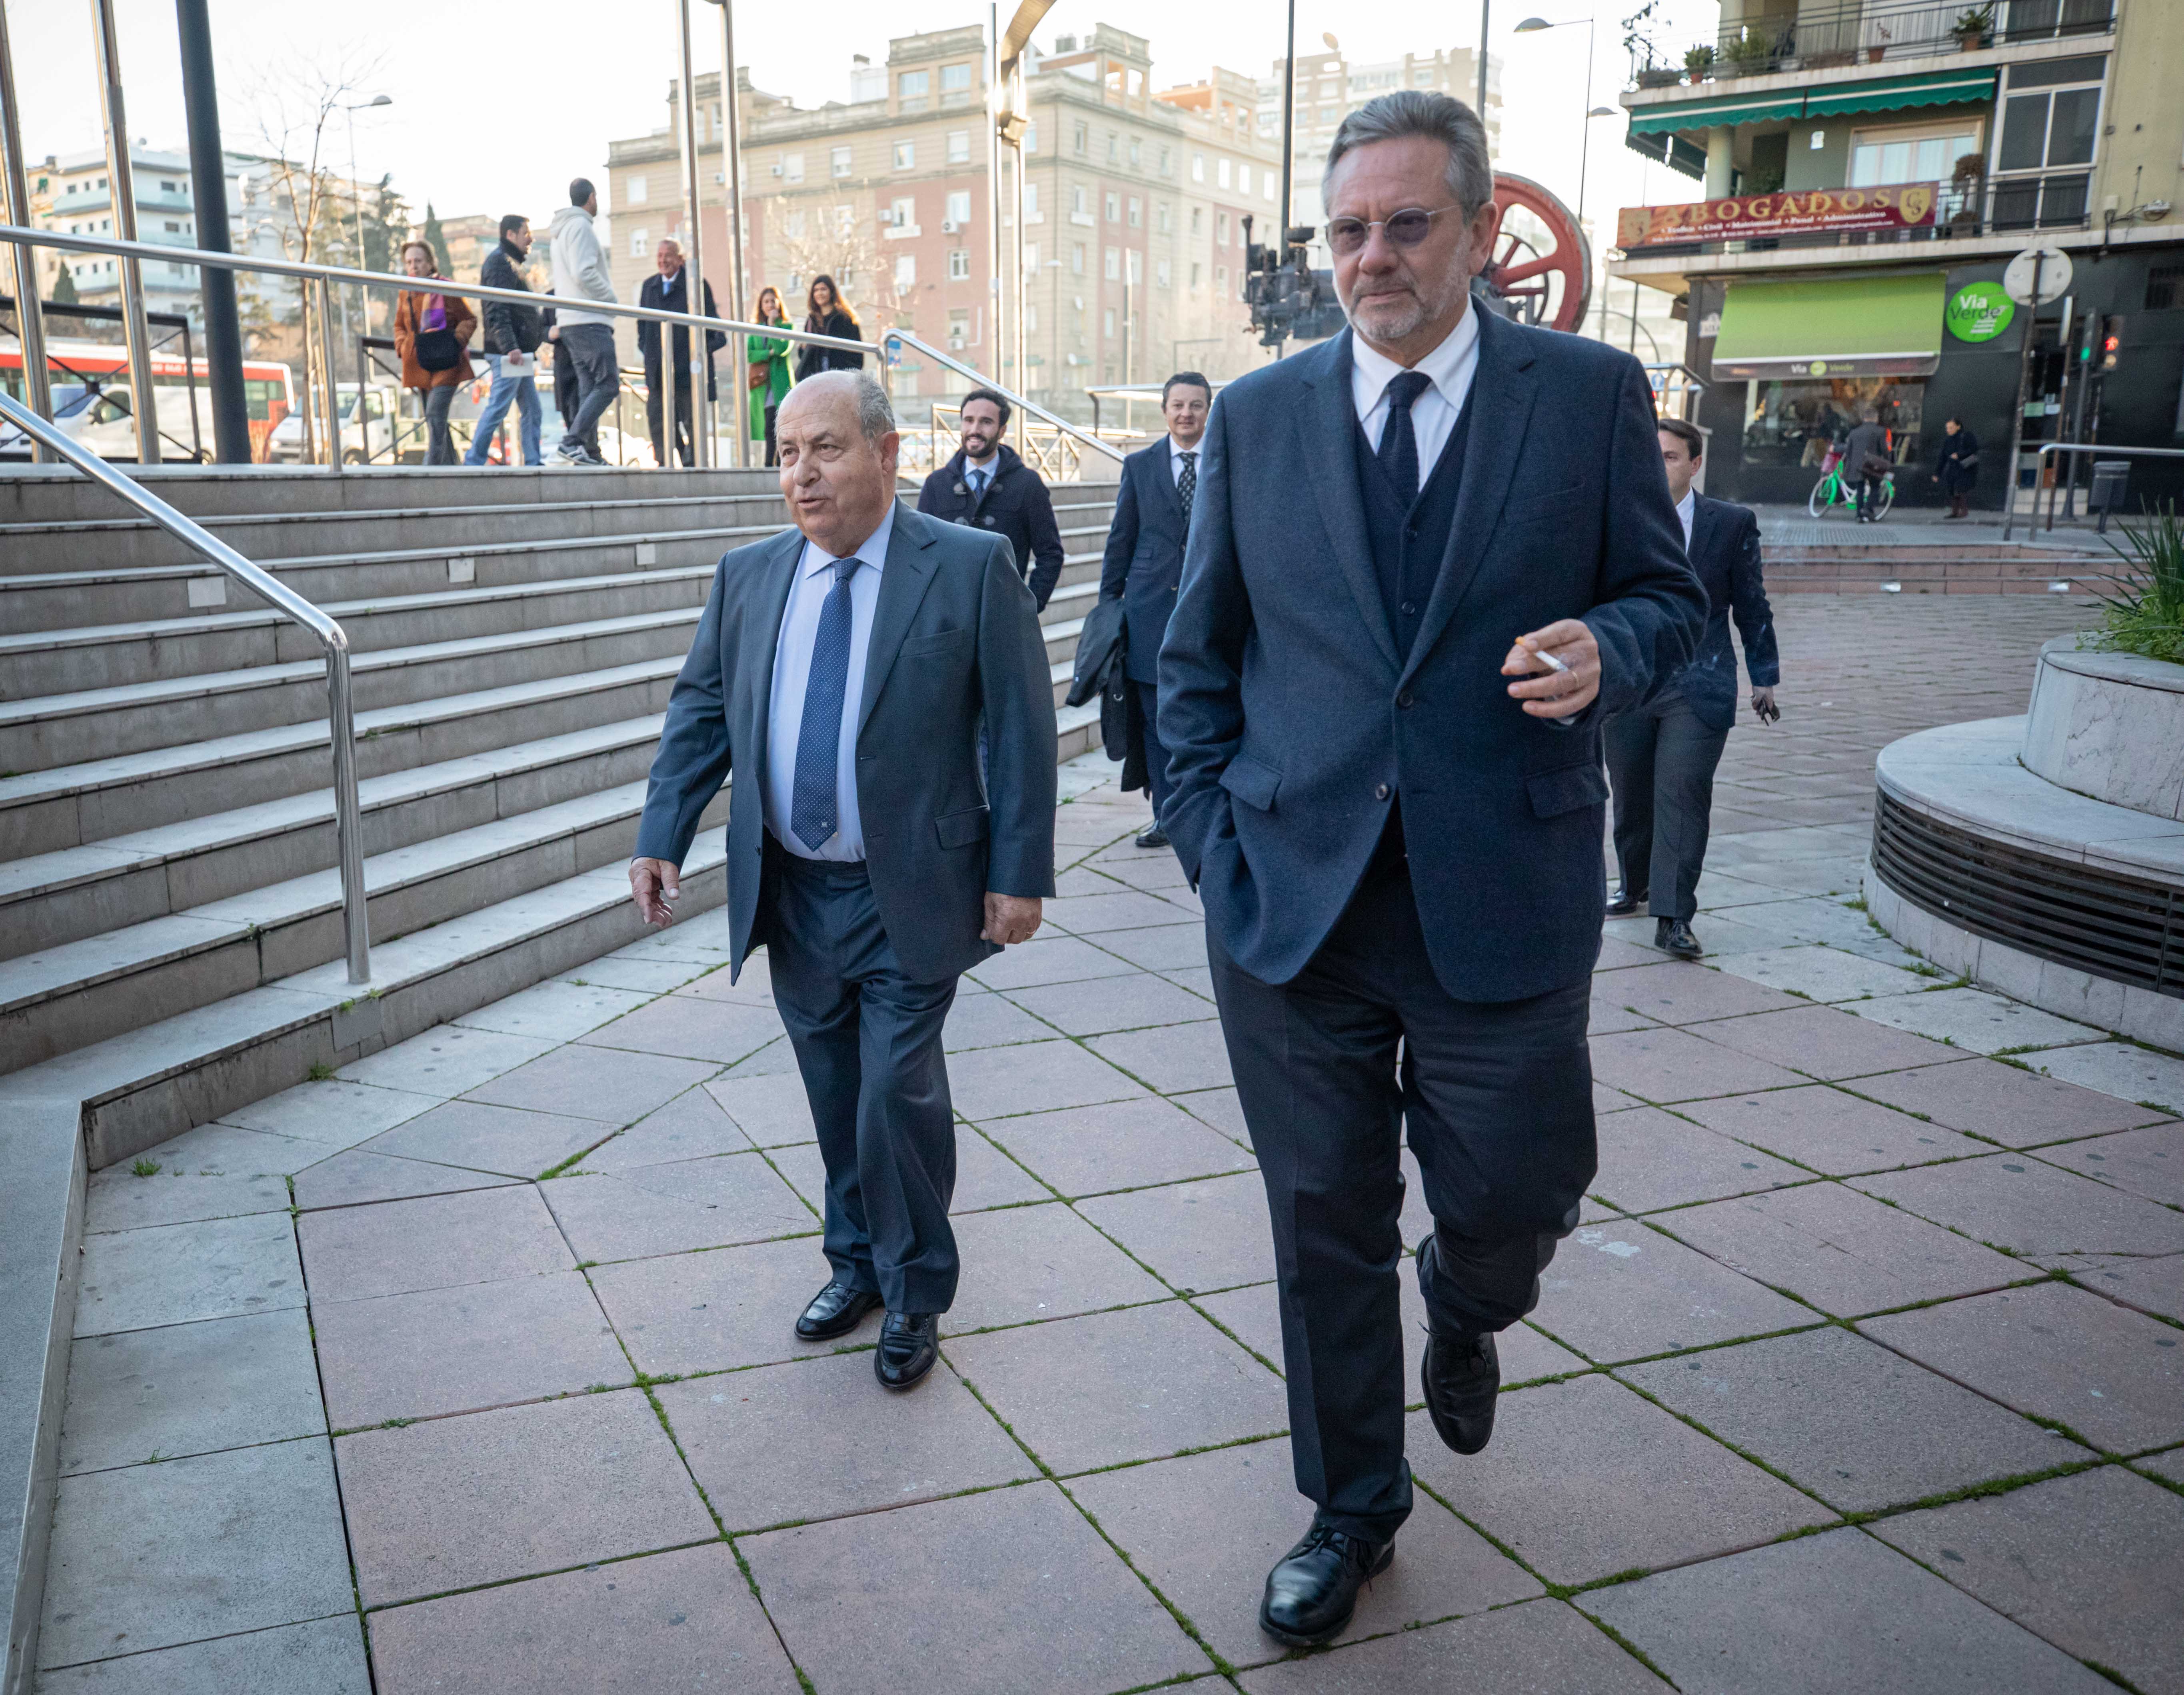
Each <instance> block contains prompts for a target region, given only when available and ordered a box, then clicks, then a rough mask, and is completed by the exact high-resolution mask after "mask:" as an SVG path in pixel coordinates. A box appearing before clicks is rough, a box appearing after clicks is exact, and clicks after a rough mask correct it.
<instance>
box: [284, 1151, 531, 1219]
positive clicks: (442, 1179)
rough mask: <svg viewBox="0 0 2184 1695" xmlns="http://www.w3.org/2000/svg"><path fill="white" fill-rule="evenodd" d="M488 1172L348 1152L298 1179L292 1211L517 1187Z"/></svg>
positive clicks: (315, 1167)
mask: <svg viewBox="0 0 2184 1695" xmlns="http://www.w3.org/2000/svg"><path fill="white" fill-rule="evenodd" d="M513 1182H515V1179H514V1178H512V1177H502V1176H499V1175H498V1174H495V1173H493V1172H490V1171H476V1170H472V1169H471V1168H467V1167H465V1166H456V1165H439V1164H436V1163H433V1162H432V1161H430V1160H421V1159H398V1158H396V1157H393V1156H392V1155H389V1154H383V1153H366V1152H365V1151H364V1150H363V1149H361V1148H349V1149H347V1150H346V1151H343V1152H341V1153H337V1154H335V1155H333V1156H332V1157H330V1158H327V1159H322V1160H320V1162H319V1163H317V1164H316V1165H313V1166H309V1167H306V1168H304V1170H302V1171H299V1172H298V1173H297V1174H296V1205H297V1207H298V1208H299V1209H300V1210H302V1211H304V1212H306V1213H315V1212H318V1211H319V1210H320V1209H321V1208H323V1207H364V1206H370V1205H371V1204H372V1203H373V1202H379V1201H414V1200H416V1199H418V1198H419V1197H421V1196H426V1195H454V1194H460V1193H461V1192H462V1191H463V1190H470V1189H501V1188H505V1187H506V1186H507V1185H510V1184H511V1183H513Z"/></svg>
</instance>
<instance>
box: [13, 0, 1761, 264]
mask: <svg viewBox="0 0 2184 1695" xmlns="http://www.w3.org/2000/svg"><path fill="white" fill-rule="evenodd" d="M0 3H4V4H6V5H7V7H8V24H9V28H10V30H11V31H12V36H13V43H14V59H15V66H16V77H17V81H18V84H19V86H18V88H17V91H16V92H17V94H18V96H19V97H20V102H21V109H22V127H23V142H24V147H25V150H26V151H27V152H28V153H29V154H30V156H31V158H33V159H39V158H42V157H44V156H45V155H46V154H47V153H60V154H63V155H66V154H69V153H81V152H88V151H92V150H94V149H96V148H98V147H99V146H100V145H101V139H100V130H99V115H98V97H97V70H96V61H95V59H94V58H93V53H92V30H91V22H90V8H89V6H88V5H87V4H86V0H0ZM1492 4H1493V14H1492V31H1491V42H1492V50H1493V51H1494V52H1495V53H1497V54H1498V55H1500V56H1501V57H1502V59H1503V61H1504V63H1505V65H1506V70H1505V71H1504V75H1503V81H1502V93H1503V118H1502V149H1503V151H1502V159H1499V160H1497V161H1496V163H1497V164H1498V165H1499V166H1500V167H1501V168H1503V169H1506V170H1513V171H1516V172H1518V173H1520V174H1522V175H1524V176H1532V177H1535V178H1537V179H1538V180H1540V181H1543V182H1545V183H1546V185H1547V186H1548V187H1550V188H1552V189H1553V190H1554V191H1555V192H1557V193H1558V194H1560V195H1561V196H1562V197H1563V199H1564V200H1565V201H1566V202H1568V203H1569V204H1572V205H1574V204H1576V201H1577V189H1578V176H1579V168H1578V167H1579V142H1580V118H1579V114H1580V112H1581V111H1582V110H1583V109H1585V106H1589V105H1608V106H1613V105H1615V104H1616V94H1617V92H1618V91H1619V89H1620V88H1621V86H1622V85H1623V81H1624V71H1625V66H1626V59H1625V58H1624V51H1623V48H1622V46H1621V44H1620V38H1621V36H1622V33H1623V29H1622V25H1621V24H1620V22H1619V19H1620V18H1621V17H1622V16H1624V15H1625V14H1626V8H1627V9H1628V10H1630V11H1635V9H1636V8H1637V5H1638V4H1639V0H1606V3H1603V4H1602V5H1601V6H1600V7H1599V14H1600V21H1599V28H1598V42H1597V46H1596V49H1595V52H1594V55H1593V68H1592V83H1591V98H1590V99H1588V100H1586V101H1585V102H1584V103H1582V104H1581V103H1580V100H1579V98H1578V94H1579V91H1580V87H1581V86H1582V83H1581V80H1580V79H1581V78H1582V76H1583V75H1584V70H1585V34H1586V31H1585V25H1584V19H1585V17H1586V16H1587V15H1588V14H1587V11H1586V7H1585V0H1563V3H1562V4H1561V6H1559V7H1555V6H1553V5H1552V0H1492ZM1535 4H1538V5H1543V6H1546V7H1547V8H1549V9H1546V11H1545V13H1544V15H1546V17H1547V18H1548V19H1550V20H1552V21H1556V22H1560V21H1562V20H1564V19H1566V18H1572V17H1574V18H1575V19H1577V20H1578V22H1577V24H1576V25H1575V26H1574V27H1564V28H1558V29H1555V30H1552V31H1542V32H1535V33H1531V34H1527V35H1523V36H1518V35H1513V34H1512V33H1511V31H1512V30H1513V26H1514V25H1516V24H1517V23H1518V22H1519V21H1521V20H1524V18H1526V17H1528V16H1531V15H1533V14H1532V12H1531V10H1530V7H1531V6H1532V5H1535ZM116 5H117V8H118V10H117V15H118V17H119V20H120V39H121V62H122V70H123V74H124V76H125V86H126V90H127V98H128V107H129V120H130V127H131V129H132V130H133V131H135V132H136V134H137V135H138V136H139V137H142V138H144V139H146V140H148V141H149V142H152V144H153V145H154V146H155V147H156V146H171V147H174V148H178V149H179V148H181V146H182V144H183V141H184V137H185V131H184V127H183V115H182V97H181V70H180V66H179V62H178V59H177V54H176V47H175V8H174V7H173V5H172V3H170V0H116ZM211 10H212V22H213V31H214V50H215V53H216V54H217V58H218V71H219V76H220V114H221V119H222V123H223V126H224V128H225V130H226V137H227V141H228V143H229V145H230V146H231V147H233V148H240V149H243V150H246V151H256V150H260V149H261V148H263V145H264V144H263V142H262V141H261V139H260V126H261V123H262V122H263V121H264V120H265V116H266V114H268V113H269V112H270V109H271V106H272V98H271V91H272V90H273V89H274V88H275V87H276V86H277V85H278V84H279V82H280V81H281V79H282V77H283V75H284V73H287V72H292V71H293V70H297V69H298V68H302V69H306V70H320V69H325V70H332V69H334V68H335V67H338V66H342V65H344V64H346V65H348V66H349V67H351V68H352V69H355V70H361V71H363V72H364V73H365V75H364V76H363V79H362V83H361V91H360V92H359V97H358V98H369V97H370V95H372V94H376V93H386V94H388V95H390V96H392V97H393V105H392V106H389V107H386V108H383V109H379V110H376V111H371V112H360V113H359V114H356V150H357V160H358V165H359V170H360V172H361V174H363V175H364V176H367V177H371V176H377V175H378V174H379V173H382V172H391V173H393V178H394V184H395V187H397V188H398V190H400V191H401V192H403V193H404V195H406V196H407V197H408V198H409V202H410V204H412V205H413V206H415V207H417V208H418V209H420V211H421V209H422V208H423V206H424V204H425V203H426V201H427V200H430V201H432V203H433V204H434V205H435V206H436V207H437V209H438V210H439V212H440V213H441V215H443V216H452V215H459V214H463V213H473V212H485V213H499V212H503V211H523V212H527V213H531V214H532V215H543V214H545V213H547V212H548V211H549V210H550V209H552V208H553V207H554V205H555V204H559V202H560V198H561V192H562V187H563V185H565V183H566V181H567V180H568V179H569V178H570V177H571V176H574V175H577V174H578V173H580V172H582V173H589V174H592V175H594V176H599V177H600V178H601V179H602V181H604V174H605V173H604V170H603V167H604V164H605V160H606V148H607V142H608V141H609V140H610V138H613V137H627V136H635V135H643V134H645V133H647V132H648V131H651V130H653V129H655V128H657V127H659V126H660V125H664V124H665V123H666V88H667V85H668V81H669V80H670V78H671V76H672V75H674V71H675V58H676V8H675V4H674V0H616V3H602V0H499V3H495V4H492V5H486V4H481V3H476V0H440V3H437V4H433V5H429V6H425V7H417V6H409V7H400V8H386V7H381V6H370V5H349V4H337V3H333V0H212V7H211ZM1012 10H1013V6H1012V5H1011V6H1010V7H1008V8H1005V9H1004V12H1003V18H1004V20H1005V21H1006V17H1007V16H1008V15H1010V13H1011V11H1012ZM693 12H694V16H693V25H692V26H693V30H694V34H695V36H696V42H697V45H696V47H695V49H694V51H695V54H696V60H697V68H698V70H699V72H700V73H701V74H702V73H704V72H705V71H707V70H718V69H719V68H720V25H719V21H718V20H719V15H720V14H719V13H718V11H717V10H716V8H714V7H713V6H712V5H710V4H709V3H705V0H693ZM1718 13H1719V7H1718V6H1717V5H1716V4H1714V3H1713V0H1660V3H1659V4H1658V7H1657V8H1656V17H1655V19H1654V20H1652V22H1651V23H1650V24H1649V25H1648V27H1649V28H1650V29H1651V30H1652V33H1653V38H1654V39H1655V40H1656V41H1657V42H1659V43H1660V44H1661V46H1662V47H1663V48H1664V49H1666V50H1667V52H1668V53H1669V56H1671V57H1674V58H1680V56H1681V54H1682V52H1683V49H1684V48H1685V47H1686V46H1688V45H1690V44H1691V42H1696V41H1699V40H1702V39H1705V40H1711V39H1712V37H1713V30H1714V27H1715V20H1716V18H1717V15H1718ZM1382 14H1385V18H1384V17H1383V15H1382ZM987 16H988V13H987V8H985V7H984V6H983V4H978V3H977V0H909V3H905V0H826V3H824V4H823V5H798V4H794V3H783V0H774V3H772V4H766V5H754V4H751V3H749V0H744V3H742V4H740V5H738V8H737V13H736V28H737V47H738V53H737V56H738V58H739V59H742V61H743V62H744V64H746V65H748V66H749V68H750V73H751V78H752V81H754V82H755V83H756V84H757V85H758V86H760V87H762V88H766V89H769V90H772V91H775V92H780V93H783V94H787V95H788V96H789V97H790V98H793V99H794V100H795V101H796V102H797V103H798V104H799V105H805V106H814V105H817V104H819V103H822V102H824V101H827V100H829V99H836V100H839V99H846V98H848V96H849V75H850V55H851V54H852V53H868V54H870V55H871V56H872V59H873V60H874V62H875V63H878V62H881V61H883V59H885V57H886V53H887V43H888V38H889V36H891V35H903V34H909V33H912V32H914V31H918V30H926V29H943V28H949V27H952V26H956V25H963V24H969V23H973V22H976V23H982V24H983V22H984V21H985V20H986V18H987ZM1663 18H1665V19H1666V20H1668V21H1667V22H1665V23H1663V22H1662V21H1661V20H1662V19H1663ZM1100 22H1104V23H1109V24H1112V25H1116V26H1117V27H1118V28H1121V29H1124V30H1128V31H1132V32H1133V33H1134V34H1137V35H1141V36H1145V37H1147V38H1148V39H1149V40H1150V41H1151V43H1152V53H1153V86H1155V87H1156V88H1163V87H1167V86H1173V85H1174V84H1178V83H1184V82H1191V81H1197V80H1199V79H1200V78H1201V77H1202V76H1203V75H1205V72H1206V67H1207V66H1208V65H1210V64H1223V65H1225V66H1227V67H1228V68H1229V69H1231V70H1239V71H1243V72H1245V73H1247V74H1249V75H1254V76H1260V75H1266V74H1267V72H1268V70H1269V68H1270V66H1271V64H1272V63H1273V60H1274V59H1277V58H1279V56H1280V55H1281V53H1282V50H1283V31H1284V5H1283V4H1282V3H1281V0H1217V3H1206V0H1201V3H1197V4H1193V5H1183V6H1178V5H1176V4H1173V0H1060V3H1058V4H1057V5H1056V7H1055V8H1054V9H1053V10H1052V11H1051V12H1050V13H1049V14H1048V15H1047V19H1046V22H1045V25H1044V26H1043V27H1042V28H1041V29H1040V31H1039V33H1038V35H1037V36H1036V37H1035V39H1036V40H1037V42H1039V46H1040V47H1043V48H1049V49H1050V48H1051V46H1052V43H1053V41H1054V37H1055V36H1056V35H1057V34H1061V33H1065V32H1071V31H1075V32H1078V33H1084V32H1089V30H1090V28H1091V26H1092V25H1094V24H1095V23H1100ZM1323 30H1331V31H1335V32H1337V34H1338V35H1339V36H1340V38H1341V43H1342V47H1343V49H1344V50H1345V52H1346V53H1348V54H1349V55H1350V57H1351V58H1352V59H1381V58H1391V57H1395V56H1397V55H1400V54H1401V53H1404V52H1406V51H1410V52H1421V51H1424V52H1429V51H1431V50H1432V49H1433V48H1435V47H1457V46H1466V45H1475V44H1476V42H1477V41H1478V32H1479V0H1451V3H1447V4H1445V5H1434V6H1430V7H1417V6H1410V5H1390V6H1386V7H1383V8H1373V14H1372V15H1370V16H1368V15H1365V14H1360V13H1359V12H1358V11H1357V7H1356V6H1355V5H1354V4H1342V3H1333V0H1301V3H1300V4H1299V5H1298V8H1297V39H1298V42H1300V44H1301V51H1307V52H1308V51H1312V50H1315V49H1317V47H1318V44H1319V38H1320V33H1321V31H1323ZM326 163H327V164H329V165H331V166H332V167H333V168H336V169H338V170H344V171H345V170H347V168H348V132H347V131H346V129H340V130H337V131H336V132H335V134H334V137H332V142H331V153H330V156H329V157H328V159H327V160H326ZM1644 165H1645V161H1643V160H1641V159H1640V158H1639V156H1638V155H1637V154H1635V153H1631V152H1630V151H1629V150H1628V149H1627V148H1624V145H1623V124H1622V122H1621V120H1619V119H1601V120H1596V121H1595V123H1594V124H1593V125H1592V149H1591V167H1590V170H1589V173H1588V176H1589V190H1588V192H1587V196H1586V204H1585V210H1586V214H1587V221H1588V222H1590V223H1591V224H1593V225H1594V226H1595V227H1596V228H1612V225H1611V224H1609V222H1608V220H1609V219H1610V218H1611V217H1612V215H1613V209H1614V208H1615V207H1616V206H1618V205H1635V204H1643V203H1644V201H1643V198H1641V196H1642V197H1644V198H1650V199H1651V200H1652V201H1655V202H1670V201H1681V200H1689V199H1695V198H1697V196H1698V185H1697V184H1696V183H1694V182H1692V181H1690V180H1689V179H1687V178H1685V177H1681V176H1674V175H1673V174H1671V173H1669V172H1668V171H1665V170H1662V169H1660V168H1659V167H1658V166H1652V167H1650V168H1649V169H1646V170H1643V171H1641V167H1643V166H1644ZM1298 215H1299V216H1300V217H1301V218H1302V219H1305V220H1309V221H1315V222H1316V221H1317V220H1318V209H1317V208H1311V209H1307V208H1302V207H1300V208H1299V209H1298Z"/></svg>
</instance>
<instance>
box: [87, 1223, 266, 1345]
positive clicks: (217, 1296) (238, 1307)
mask: <svg viewBox="0 0 2184 1695" xmlns="http://www.w3.org/2000/svg"><path fill="white" fill-rule="evenodd" d="M81 1277H82V1281H81V1284H80V1285H78V1287H77V1292H76V1303H75V1334H76V1335H79V1336H96V1335H108V1334H110V1333H111V1332H113V1331H115V1330H145V1329H148V1328H149V1327H150V1326H152V1325H153V1324H187V1323H189V1322H191V1321H192V1320H193V1319H228V1318H233V1317H235V1316H236V1315H237V1313H270V1312H272V1311H274V1310H276V1308H279V1307H300V1306H302V1305H304V1278H303V1273H302V1270H301V1268H299V1267H298V1265H297V1263H296V1229H295V1226H294V1225H293V1224H291V1223H290V1222H289V1219H288V1215H287V1213H252V1214H250V1215H249V1216H248V1217H245V1218H207V1219H203V1220H200V1221H198V1222H196V1223H193V1224H159V1225H155V1226H153V1227H152V1228H150V1229H141V1230H123V1231H120V1232H119V1233H118V1234H115V1235H98V1236H86V1237H85V1238H84V1242H83V1256H82V1264H81Z"/></svg>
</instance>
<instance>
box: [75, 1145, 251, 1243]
mask: <svg viewBox="0 0 2184 1695" xmlns="http://www.w3.org/2000/svg"><path fill="white" fill-rule="evenodd" d="M152 1163H153V1164H155V1165H158V1166H159V1170H157V1171H154V1172H153V1173H151V1174H149V1175H148V1176H141V1177H140V1176H139V1175H137V1174H136V1171H135V1170H134V1169H133V1168H132V1167H131V1166H128V1165H110V1166H109V1167H107V1168H106V1169H105V1170H103V1171H94V1172H93V1173H92V1174H91V1185H90V1189H89V1191H88V1192H87V1193H86V1196H85V1197H84V1208H83V1226H84V1229H86V1230H87V1231H89V1232H91V1233H92V1234H93V1235H100V1234H103V1233H104V1232H107V1231H109V1230H134V1229H142V1228H143V1227H144V1226H145V1225H147V1224H189V1223H192V1222H193V1221H194V1220H197V1219H199V1218H240V1217H242V1215H243V1214H245V1213H284V1212H286V1211H287V1209H288V1185H287V1182H286V1180H285V1179H283V1178H282V1176H281V1174H280V1173H279V1172H277V1171H269V1172H264V1173H246V1172H221V1173H218V1174H203V1175H200V1174H197V1173H195V1172H190V1171H183V1170H173V1169H170V1168H167V1166H166V1165H165V1164H164V1162H161V1161H158V1160H154V1161H153V1162H152Z"/></svg>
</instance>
